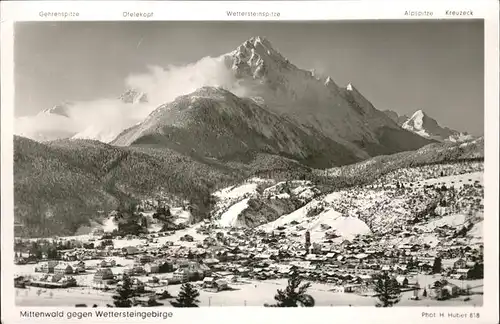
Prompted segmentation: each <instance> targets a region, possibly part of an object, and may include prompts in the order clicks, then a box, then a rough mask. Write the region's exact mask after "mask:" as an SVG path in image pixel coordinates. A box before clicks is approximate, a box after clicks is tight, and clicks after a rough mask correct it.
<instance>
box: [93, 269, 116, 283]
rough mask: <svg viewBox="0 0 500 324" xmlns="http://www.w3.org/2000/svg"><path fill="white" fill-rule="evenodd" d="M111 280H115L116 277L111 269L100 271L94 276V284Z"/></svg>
mask: <svg viewBox="0 0 500 324" xmlns="http://www.w3.org/2000/svg"><path fill="white" fill-rule="evenodd" d="M110 279H114V275H113V272H112V271H111V269H109V268H101V269H98V270H97V272H96V273H95V274H94V282H103V281H106V280H110Z"/></svg>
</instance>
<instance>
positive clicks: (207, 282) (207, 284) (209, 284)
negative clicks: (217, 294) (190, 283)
mask: <svg viewBox="0 0 500 324" xmlns="http://www.w3.org/2000/svg"><path fill="white" fill-rule="evenodd" d="M214 286H215V278H214V277H205V278H204V279H203V283H202V287H203V288H213V287H214Z"/></svg>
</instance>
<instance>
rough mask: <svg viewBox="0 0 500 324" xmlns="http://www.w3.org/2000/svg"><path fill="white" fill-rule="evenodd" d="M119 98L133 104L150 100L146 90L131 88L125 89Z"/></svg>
mask: <svg viewBox="0 0 500 324" xmlns="http://www.w3.org/2000/svg"><path fill="white" fill-rule="evenodd" d="M118 99H120V100H121V101H123V102H124V103H131V104H136V103H146V102H148V97H147V95H146V94H145V93H144V92H141V91H138V90H135V89H129V90H127V91H125V92H124V93H123V94H122V95H121V96H120V97H119V98H118Z"/></svg>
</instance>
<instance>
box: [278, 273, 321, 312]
mask: <svg viewBox="0 0 500 324" xmlns="http://www.w3.org/2000/svg"><path fill="white" fill-rule="evenodd" d="M301 283H302V280H301V279H300V277H299V273H298V272H297V270H296V269H295V268H293V269H292V272H291V274H290V278H289V279H288V285H287V287H286V288H285V290H281V289H278V292H277V294H276V295H275V296H274V299H275V300H276V301H277V303H276V305H275V307H298V306H299V304H300V305H301V306H306V307H312V306H314V298H312V297H311V296H310V295H308V294H306V291H307V289H308V288H309V287H310V286H311V283H309V282H308V283H305V284H303V285H302V286H301V285H300V284H301Z"/></svg>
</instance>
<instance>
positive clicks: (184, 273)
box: [172, 268, 190, 282]
mask: <svg viewBox="0 0 500 324" xmlns="http://www.w3.org/2000/svg"><path fill="white" fill-rule="evenodd" d="M189 274H190V273H189V270H188V269H187V268H179V269H177V270H175V271H174V273H173V275H172V279H173V280H174V281H178V282H187V281H189Z"/></svg>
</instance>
